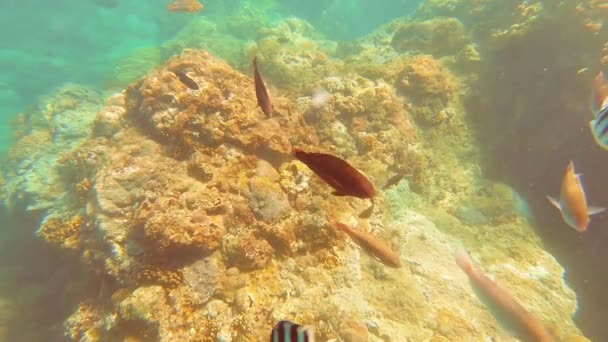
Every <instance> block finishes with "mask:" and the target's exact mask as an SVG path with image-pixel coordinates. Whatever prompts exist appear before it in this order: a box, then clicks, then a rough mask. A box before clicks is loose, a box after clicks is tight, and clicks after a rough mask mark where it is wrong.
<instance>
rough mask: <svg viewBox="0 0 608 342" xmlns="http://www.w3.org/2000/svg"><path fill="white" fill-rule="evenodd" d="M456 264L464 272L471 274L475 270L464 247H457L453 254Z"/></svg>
mask: <svg viewBox="0 0 608 342" xmlns="http://www.w3.org/2000/svg"><path fill="white" fill-rule="evenodd" d="M455 259H456V264H457V265H458V267H460V269H462V270H463V271H464V273H466V274H472V273H474V272H475V268H474V267H473V262H472V261H471V257H470V256H469V253H467V251H466V250H464V249H459V250H458V251H456V255H455Z"/></svg>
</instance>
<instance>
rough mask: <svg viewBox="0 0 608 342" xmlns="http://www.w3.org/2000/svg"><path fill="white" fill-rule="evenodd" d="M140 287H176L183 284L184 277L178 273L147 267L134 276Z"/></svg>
mask: <svg viewBox="0 0 608 342" xmlns="http://www.w3.org/2000/svg"><path fill="white" fill-rule="evenodd" d="M136 279H137V282H138V283H139V284H141V285H150V284H160V285H163V286H165V287H168V288H173V287H178V286H180V285H181V284H182V283H183V282H184V275H183V274H182V273H181V272H180V271H174V270H168V269H163V268H160V267H157V266H147V267H146V268H144V269H143V270H141V271H139V272H138V273H137V276H136Z"/></svg>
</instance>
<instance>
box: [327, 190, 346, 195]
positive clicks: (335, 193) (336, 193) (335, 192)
mask: <svg viewBox="0 0 608 342" xmlns="http://www.w3.org/2000/svg"><path fill="white" fill-rule="evenodd" d="M331 194H332V195H334V196H347V195H346V194H345V193H343V192H340V191H338V190H336V191H334V192H332V193H331Z"/></svg>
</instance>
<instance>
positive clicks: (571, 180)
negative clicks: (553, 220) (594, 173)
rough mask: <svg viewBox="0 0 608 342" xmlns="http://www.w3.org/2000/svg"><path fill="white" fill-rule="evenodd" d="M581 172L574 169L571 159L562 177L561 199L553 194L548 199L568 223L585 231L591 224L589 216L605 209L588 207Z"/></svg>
mask: <svg viewBox="0 0 608 342" xmlns="http://www.w3.org/2000/svg"><path fill="white" fill-rule="evenodd" d="M580 176H581V175H580V174H577V173H576V172H575V171H574V163H573V162H572V161H570V163H569V164H568V167H567V168H566V173H565V174H564V178H563V179H562V185H561V190H560V194H559V201H558V200H557V199H555V198H553V197H551V196H547V199H549V201H550V202H551V204H553V205H554V206H555V207H556V208H557V209H559V211H560V212H561V213H562V217H563V218H564V221H566V223H567V224H568V225H569V226H570V227H572V228H574V229H576V231H578V232H584V231H585V230H587V226H588V225H589V216H590V215H593V214H597V213H600V212H602V211H604V210H605V209H604V208H600V207H591V206H590V207H587V198H586V196H585V189H583V185H582V184H581V180H580Z"/></svg>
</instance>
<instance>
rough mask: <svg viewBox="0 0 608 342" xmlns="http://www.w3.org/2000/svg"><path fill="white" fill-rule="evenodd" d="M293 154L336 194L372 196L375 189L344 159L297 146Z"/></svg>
mask: <svg viewBox="0 0 608 342" xmlns="http://www.w3.org/2000/svg"><path fill="white" fill-rule="evenodd" d="M293 154H294V155H295V157H296V158H298V159H299V160H300V161H301V162H302V163H304V164H306V166H308V167H309V168H310V169H311V170H312V171H313V172H314V173H316V174H317V175H318V176H319V177H321V178H322V179H323V180H324V181H325V182H326V183H327V184H329V185H330V186H331V187H332V188H334V190H335V191H334V193H333V194H334V195H336V196H353V197H358V198H372V197H374V195H375V194H376V190H375V189H374V186H373V185H372V183H370V181H369V180H367V178H365V176H364V175H363V174H361V172H359V171H357V169H355V168H354V167H352V166H351V165H350V164H349V163H347V162H346V161H344V160H342V159H340V158H338V157H335V156H332V155H331V154H325V153H315V152H305V151H302V150H300V149H298V148H294V149H293Z"/></svg>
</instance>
